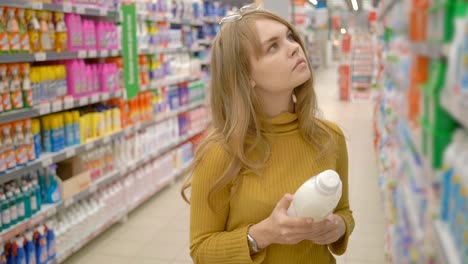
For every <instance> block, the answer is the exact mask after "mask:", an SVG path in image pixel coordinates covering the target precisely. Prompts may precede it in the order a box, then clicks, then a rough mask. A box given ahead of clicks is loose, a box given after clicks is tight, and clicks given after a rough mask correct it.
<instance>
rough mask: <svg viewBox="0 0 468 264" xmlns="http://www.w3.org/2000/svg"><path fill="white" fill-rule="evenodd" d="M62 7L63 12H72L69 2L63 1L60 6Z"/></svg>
mask: <svg viewBox="0 0 468 264" xmlns="http://www.w3.org/2000/svg"><path fill="white" fill-rule="evenodd" d="M62 9H63V12H64V13H72V12H73V6H72V4H71V3H68V2H66V3H63V6H62Z"/></svg>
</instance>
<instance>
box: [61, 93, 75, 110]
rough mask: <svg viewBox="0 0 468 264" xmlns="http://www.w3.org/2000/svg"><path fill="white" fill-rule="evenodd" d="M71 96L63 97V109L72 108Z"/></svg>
mask: <svg viewBox="0 0 468 264" xmlns="http://www.w3.org/2000/svg"><path fill="white" fill-rule="evenodd" d="M73 102H74V100H73V97H71V96H67V97H65V98H64V99H63V108H64V109H70V108H73Z"/></svg>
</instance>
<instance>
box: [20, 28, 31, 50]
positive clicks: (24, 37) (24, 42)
mask: <svg viewBox="0 0 468 264" xmlns="http://www.w3.org/2000/svg"><path fill="white" fill-rule="evenodd" d="M20 49H21V51H26V52H29V51H30V49H31V46H30V45H29V34H28V33H27V32H26V33H24V34H21V36H20Z"/></svg>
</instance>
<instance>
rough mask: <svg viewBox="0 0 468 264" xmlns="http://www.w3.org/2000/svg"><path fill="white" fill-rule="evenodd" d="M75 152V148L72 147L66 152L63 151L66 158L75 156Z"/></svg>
mask: <svg viewBox="0 0 468 264" xmlns="http://www.w3.org/2000/svg"><path fill="white" fill-rule="evenodd" d="M75 154H76V149H75V148H72V149H69V150H67V152H66V153H65V156H66V157H67V159H68V158H71V157H73V156H75Z"/></svg>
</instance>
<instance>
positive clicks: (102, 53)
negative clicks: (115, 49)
mask: <svg viewBox="0 0 468 264" xmlns="http://www.w3.org/2000/svg"><path fill="white" fill-rule="evenodd" d="M101 57H109V50H101Z"/></svg>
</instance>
